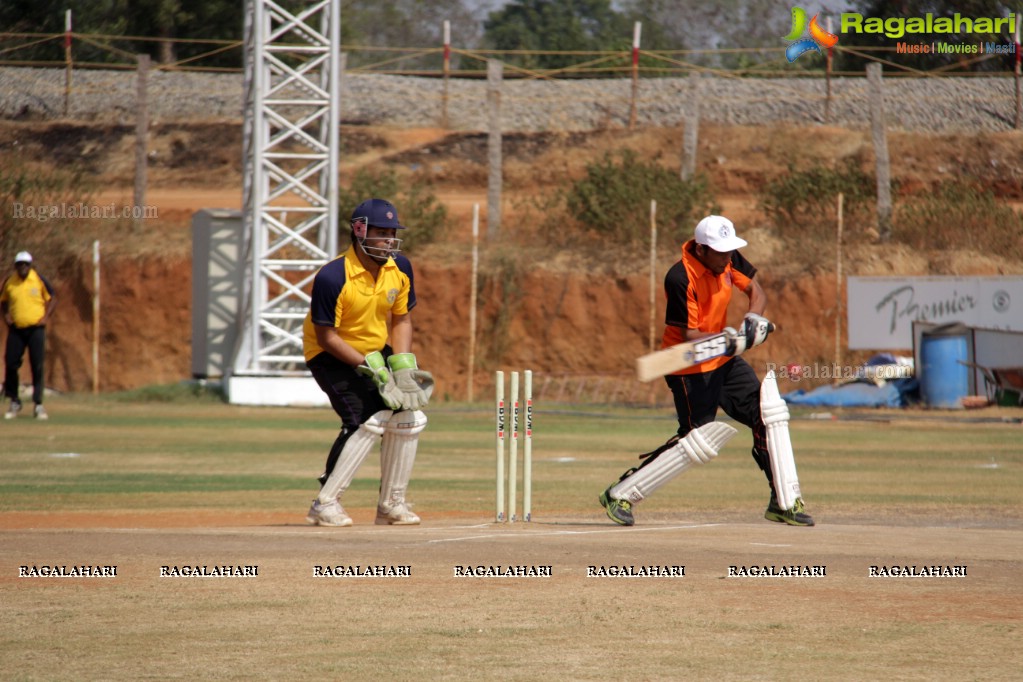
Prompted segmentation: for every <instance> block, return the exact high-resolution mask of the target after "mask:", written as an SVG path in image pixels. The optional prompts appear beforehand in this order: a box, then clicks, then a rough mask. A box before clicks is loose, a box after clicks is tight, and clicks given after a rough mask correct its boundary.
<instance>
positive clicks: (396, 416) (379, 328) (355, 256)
mask: <svg viewBox="0 0 1023 682" xmlns="http://www.w3.org/2000/svg"><path fill="white" fill-rule="evenodd" d="M404 229H406V228H405V226H404V225H402V224H401V223H400V222H399V219H398V210H397V209H396V208H395V207H394V205H393V204H392V203H391V202H389V201H386V200H384V199H367V200H366V201H364V202H362V203H361V204H359V206H358V207H356V209H355V210H354V211H353V212H352V217H351V241H352V244H351V246H350V247H349V249H348V250H347V251H346V252H345V253H344V254H343V255H341V256H339V257H338V258H336V259H334V260H333V261H331V262H330V263H327V264H326V265H324V266H323V267H322V268H320V271H319V272H318V273H317V274H316V277H315V279H314V280H313V290H312V300H311V302H310V305H309V312H308V314H307V315H306V318H305V323H304V326H303V339H304V354H305V360H306V365H307V366H308V367H309V370H310V371H311V372H312V374H313V377H314V378H315V379H316V383H317V384H319V386H320V388H321V389H322V390H323V392H324V393H326V394H327V397H328V398H329V399H330V404H331V406H332V407H333V408H334V411H335V412H336V413H337V415H338V416H339V417H340V418H341V432H340V433H339V434H338V437H337V439H336V440H335V441H334V445H333V446H332V447H331V448H330V453H329V454H328V455H327V464H326V468H325V471H324V473H323V475H322V476H321V477H320V484H321V487H320V493H319V495H317V497H316V499H315V500H313V504H312V507H310V509H309V513H308V514H307V516H306V521H308V522H309V523H312V524H316V525H320V526H350V525H352V518H351V517H350V516H349V515H348V514H347V513H346V512H345V510H344V508H343V507H342V506H341V502H340V497H341V495H342V494H343V493H344V492H345V490H347V489H348V486H349V485H351V483H352V480H353V479H354V478H355V473H356V471H357V470H358V468H359V466H360V465H361V464H362V462H363V461H364V460H365V459H366V456H367V455H368V454H369V452H370V450H371V449H373V446H374V445H375V444H376V443H377V441H380V443H381V448H380V450H381V451H380V497H379V500H378V502H377V514H376V523H377V524H382V525H415V524H418V523H419V516H417V515H416V514H415V513H414V512H413V511H412V510H411V509H410V505H409V504H408V502H407V501H406V500H405V491H406V489H407V488H408V483H409V479H410V478H411V475H412V465H413V463H414V461H415V456H416V449H417V445H418V442H419V434H420V433H421V432H422V431H423V429H424V428H425V427H426V415H425V414H423V412H422V408H423V407H425V406H426V404H427V402H429V399H430V396H431V394H432V392H433V377H432V376H431V375H430V373H429V372H424V371H422V370H420V369H419V367H418V363H417V362H416V356H415V355H414V354H413V353H412V318H411V313H412V309H413V308H414V307H415V305H416V292H415V285H414V278H413V273H412V264H411V263H410V262H409V260H408V258H406V257H405V256H403V255H401V253H400V250H401V248H400V247H401V239H399V238H398V236H397V235H398V231H399V230H404ZM388 317H390V322H391V324H390V334H389V336H390V343H388Z"/></svg>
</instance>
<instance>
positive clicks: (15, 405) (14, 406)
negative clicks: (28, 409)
mask: <svg viewBox="0 0 1023 682" xmlns="http://www.w3.org/2000/svg"><path fill="white" fill-rule="evenodd" d="M19 412H21V403H20V402H18V401H17V400H12V401H11V406H10V407H9V408H7V411H6V412H4V419H14V418H15V417H17V416H18V413H19Z"/></svg>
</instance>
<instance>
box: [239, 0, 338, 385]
mask: <svg viewBox="0 0 1023 682" xmlns="http://www.w3.org/2000/svg"><path fill="white" fill-rule="evenodd" d="M340 38H341V3H340V0H320V1H319V2H309V3H308V4H306V5H305V6H303V8H302V9H300V10H296V11H288V10H286V9H284V8H283V7H281V6H280V5H278V4H277V3H276V2H273V1H272V0H246V8H245V86H244V88H245V90H244V93H243V95H244V100H245V122H244V128H243V137H244V142H243V145H244V149H243V155H244V163H245V169H244V186H243V198H242V202H243V213H244V242H245V244H244V253H245V254H246V257H247V258H248V259H249V263H250V266H249V271H250V277H248V278H246V282H245V287H244V291H243V304H242V314H241V317H242V319H241V320H240V326H241V333H240V335H239V348H238V351H237V353H236V354H235V359H234V363H233V374H234V375H236V376H241V377H245V376H251V377H295V376H305V375H307V374H308V372H307V371H306V368H305V362H304V360H303V357H302V321H303V319H304V318H305V315H306V312H307V311H308V309H309V290H310V289H311V285H312V280H313V277H314V276H315V274H316V271H317V270H318V269H319V268H320V266H322V265H323V264H324V263H326V262H327V261H329V260H330V259H332V258H334V257H335V255H336V253H337V241H338V235H337V219H338V195H337V183H338V158H339V137H338V135H339V123H340V73H341V68H342V67H341V55H340V45H341V40H340ZM232 402H234V400H233V397H232Z"/></svg>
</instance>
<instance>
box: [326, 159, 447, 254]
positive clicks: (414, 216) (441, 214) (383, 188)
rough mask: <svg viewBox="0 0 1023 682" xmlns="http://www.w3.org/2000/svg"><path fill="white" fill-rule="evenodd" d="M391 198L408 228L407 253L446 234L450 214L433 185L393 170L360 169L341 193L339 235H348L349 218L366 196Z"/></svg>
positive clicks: (404, 243) (404, 237)
mask: <svg viewBox="0 0 1023 682" xmlns="http://www.w3.org/2000/svg"><path fill="white" fill-rule="evenodd" d="M374 197H376V198H378V199H387V200H388V201H390V202H391V203H393V204H394V205H395V207H396V208H397V209H398V216H399V217H400V218H401V224H402V225H405V226H406V227H408V229H407V230H404V231H403V232H402V233H401V234H400V235H398V236H399V237H401V239H402V242H401V250H402V251H403V252H412V251H415V250H416V248H417V247H421V246H423V245H424V244H431V243H433V242H435V241H437V240H438V239H440V238H441V237H442V236H443V231H444V225H445V221H446V220H447V217H448V214H447V209H446V208H444V206H443V205H442V204H440V203H439V202H438V200H437V197H436V196H435V195H434V194H433V192H432V191H431V189H430V186H429V185H428V184H426V183H423V182H420V181H408V180H400V179H399V178H398V176H397V174H396V173H395V172H394V171H393V170H389V169H387V170H383V171H369V170H366V169H359V170H358V171H356V173H355V177H354V178H352V183H351V186H349V187H345V186H343V185H342V186H341V187H340V188H339V192H338V205H339V206H340V208H339V213H340V216H339V222H340V223H341V225H340V226H339V230H338V231H339V236H340V237H341V239H342V240H344V239H345V238H346V237H347V236H348V219H349V218H350V217H351V214H352V211H353V210H354V209H355V207H356V206H358V205H359V204H361V203H362V202H363V201H365V200H366V199H371V198H374Z"/></svg>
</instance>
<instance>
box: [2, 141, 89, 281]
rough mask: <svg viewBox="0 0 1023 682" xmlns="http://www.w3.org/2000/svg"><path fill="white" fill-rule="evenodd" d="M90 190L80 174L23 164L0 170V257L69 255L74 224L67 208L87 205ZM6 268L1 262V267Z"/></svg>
mask: <svg viewBox="0 0 1023 682" xmlns="http://www.w3.org/2000/svg"><path fill="white" fill-rule="evenodd" d="M92 195H93V187H92V186H91V185H90V183H89V182H88V181H87V180H86V179H85V176H84V174H83V173H82V172H81V170H80V169H76V168H70V169H63V168H32V167H30V166H29V165H28V164H27V162H25V160H24V159H19V158H17V157H15V158H7V159H5V161H4V163H2V164H0V206H2V207H3V210H2V211H0V256H2V257H5V258H8V257H9V258H13V257H14V254H15V252H17V251H22V250H28V251H33V252H35V251H45V252H46V253H49V254H50V255H51V256H52V257H54V258H55V257H56V256H58V255H64V254H63V253H62V251H68V252H70V251H72V250H73V245H72V244H71V243H70V241H73V240H72V239H70V238H73V237H76V236H77V235H75V234H74V230H73V229H72V228H73V227H75V225H76V223H79V222H80V221H79V220H78V219H76V218H68V217H66V215H65V214H66V212H67V208H68V207H71V208H74V207H77V206H80V205H82V204H90V203H91V197H92ZM7 262H10V261H9V259H8V260H4V263H7Z"/></svg>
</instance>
